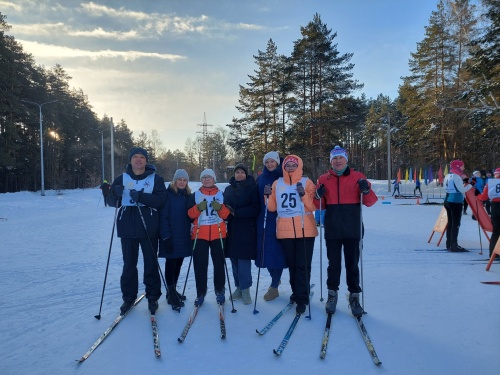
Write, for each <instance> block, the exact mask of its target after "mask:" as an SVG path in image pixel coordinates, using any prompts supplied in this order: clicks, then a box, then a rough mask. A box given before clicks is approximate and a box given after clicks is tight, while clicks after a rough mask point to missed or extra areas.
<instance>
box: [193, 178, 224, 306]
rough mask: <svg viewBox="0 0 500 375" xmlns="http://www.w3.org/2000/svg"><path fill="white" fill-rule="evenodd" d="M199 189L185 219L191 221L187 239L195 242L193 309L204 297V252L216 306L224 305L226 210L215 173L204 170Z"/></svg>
mask: <svg viewBox="0 0 500 375" xmlns="http://www.w3.org/2000/svg"><path fill="white" fill-rule="evenodd" d="M200 179H201V184H202V186H201V187H200V189H199V190H197V191H195V192H194V194H192V195H191V197H192V198H191V201H190V203H189V204H188V207H190V208H189V210H188V216H189V217H190V218H191V219H193V220H194V222H193V224H194V227H193V233H192V235H191V238H192V239H193V240H195V245H194V246H195V247H194V249H193V266H194V276H195V279H196V292H197V298H196V300H195V301H194V304H195V305H196V306H201V305H202V304H203V301H204V299H205V295H206V294H207V271H208V253H209V250H210V255H211V257H212V264H213V267H214V289H215V295H216V299H217V303H218V304H220V305H222V304H223V303H224V302H225V295H224V292H225V283H226V277H225V274H224V264H225V259H224V258H225V257H224V247H225V240H226V233H227V229H226V223H225V222H224V220H225V219H226V218H227V217H228V216H229V213H230V212H229V210H228V209H227V207H226V206H224V204H223V203H222V202H223V195H222V191H220V190H219V188H218V187H217V186H216V185H215V182H216V178H215V173H214V171H213V170H211V169H205V170H204V171H203V172H201V175H200Z"/></svg>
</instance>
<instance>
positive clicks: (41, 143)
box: [21, 100, 57, 196]
mask: <svg viewBox="0 0 500 375" xmlns="http://www.w3.org/2000/svg"><path fill="white" fill-rule="evenodd" d="M21 101H22V102H25V103H30V104H35V105H37V106H38V109H39V110H40V114H39V118H40V176H41V180H42V185H41V195H42V196H44V195H45V176H44V169H43V126H42V123H43V117H42V107H43V106H44V105H45V104H50V103H54V102H57V100H52V101H50V102H45V103H41V104H40V103H35V102H30V101H28V100H21Z"/></svg>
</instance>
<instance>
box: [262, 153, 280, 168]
mask: <svg viewBox="0 0 500 375" xmlns="http://www.w3.org/2000/svg"><path fill="white" fill-rule="evenodd" d="M267 159H272V160H274V161H275V162H276V163H278V165H280V154H278V152H277V151H269V152H268V153H267V154H265V155H264V160H263V162H264V164H266V160H267Z"/></svg>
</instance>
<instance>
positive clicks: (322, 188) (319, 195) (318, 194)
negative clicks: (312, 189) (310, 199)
mask: <svg viewBox="0 0 500 375" xmlns="http://www.w3.org/2000/svg"><path fill="white" fill-rule="evenodd" d="M325 191H326V189H325V185H323V184H320V185H319V186H318V188H317V189H316V194H314V197H315V198H316V199H321V198H323V195H325Z"/></svg>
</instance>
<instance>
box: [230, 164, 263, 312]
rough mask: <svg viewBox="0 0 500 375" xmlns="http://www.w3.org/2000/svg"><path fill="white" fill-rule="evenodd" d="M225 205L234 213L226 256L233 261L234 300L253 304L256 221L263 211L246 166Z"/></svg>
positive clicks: (232, 181) (240, 167)
mask: <svg viewBox="0 0 500 375" xmlns="http://www.w3.org/2000/svg"><path fill="white" fill-rule="evenodd" d="M224 204H225V205H226V207H227V208H228V209H229V211H230V212H231V215H230V216H229V217H228V237H227V249H226V251H225V256H226V257H229V258H230V259H231V265H232V268H233V277H234V284H235V286H236V290H235V291H234V292H233V294H232V295H231V298H232V299H233V300H236V299H240V298H241V299H242V301H243V303H244V304H245V305H249V304H251V303H252V298H251V297H250V287H251V286H252V270H251V268H252V260H255V258H256V257H257V229H256V221H257V216H258V215H259V211H260V200H259V190H258V187H257V184H256V183H255V180H254V178H253V177H252V176H250V175H248V168H247V167H246V166H245V165H244V164H237V165H236V166H235V168H234V176H233V177H231V179H230V180H229V186H228V187H226V190H224Z"/></svg>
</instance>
